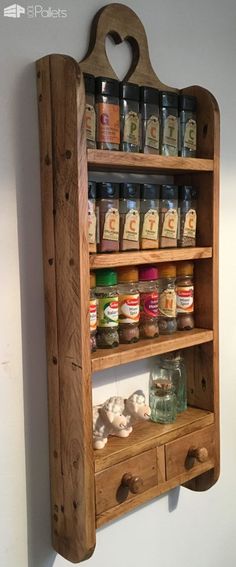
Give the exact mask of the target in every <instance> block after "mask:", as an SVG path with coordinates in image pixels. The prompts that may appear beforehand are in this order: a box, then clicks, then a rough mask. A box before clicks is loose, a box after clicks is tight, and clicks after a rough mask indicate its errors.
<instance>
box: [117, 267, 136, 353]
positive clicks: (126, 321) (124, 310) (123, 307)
mask: <svg viewBox="0 0 236 567" xmlns="http://www.w3.org/2000/svg"><path fill="white" fill-rule="evenodd" d="M118 291H119V337H120V343H136V342H137V341H138V340H139V318H140V296H139V289H138V269H137V268H136V267H132V268H127V267H125V268H119V270H118Z"/></svg>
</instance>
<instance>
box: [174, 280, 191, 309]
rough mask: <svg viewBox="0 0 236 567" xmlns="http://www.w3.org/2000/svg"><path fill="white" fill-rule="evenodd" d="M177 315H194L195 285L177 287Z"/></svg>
mask: <svg viewBox="0 0 236 567" xmlns="http://www.w3.org/2000/svg"><path fill="white" fill-rule="evenodd" d="M176 297H177V313H192V312H193V310H194V303H193V285H189V286H184V287H181V286H177V288H176Z"/></svg>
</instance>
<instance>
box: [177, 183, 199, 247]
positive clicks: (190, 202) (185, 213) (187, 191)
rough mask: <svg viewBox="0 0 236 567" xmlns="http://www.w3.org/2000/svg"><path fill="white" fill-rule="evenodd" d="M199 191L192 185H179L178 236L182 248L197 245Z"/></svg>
mask: <svg viewBox="0 0 236 567" xmlns="http://www.w3.org/2000/svg"><path fill="white" fill-rule="evenodd" d="M196 200H197V192H196V189H195V188H194V187H192V186H191V185H183V186H181V187H179V208H178V237H177V243H178V246H180V247H181V248H185V247H190V246H196V229H197V210H196V209H197V203H196Z"/></svg>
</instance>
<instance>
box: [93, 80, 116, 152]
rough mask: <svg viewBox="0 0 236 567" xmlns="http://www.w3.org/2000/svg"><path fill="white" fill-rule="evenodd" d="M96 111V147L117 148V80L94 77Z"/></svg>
mask: <svg viewBox="0 0 236 567" xmlns="http://www.w3.org/2000/svg"><path fill="white" fill-rule="evenodd" d="M96 112H97V147H98V148H99V149H100V150H119V146H120V107H119V81H116V80H115V79H109V78H108V77H97V78H96Z"/></svg>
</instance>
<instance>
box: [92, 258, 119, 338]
mask: <svg viewBox="0 0 236 567" xmlns="http://www.w3.org/2000/svg"><path fill="white" fill-rule="evenodd" d="M96 297H97V300H98V328H97V346H98V348H114V347H116V346H118V345H119V333H118V288H117V272H116V271H115V270H112V269H111V270H109V269H107V268H104V269H103V270H97V272H96Z"/></svg>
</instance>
